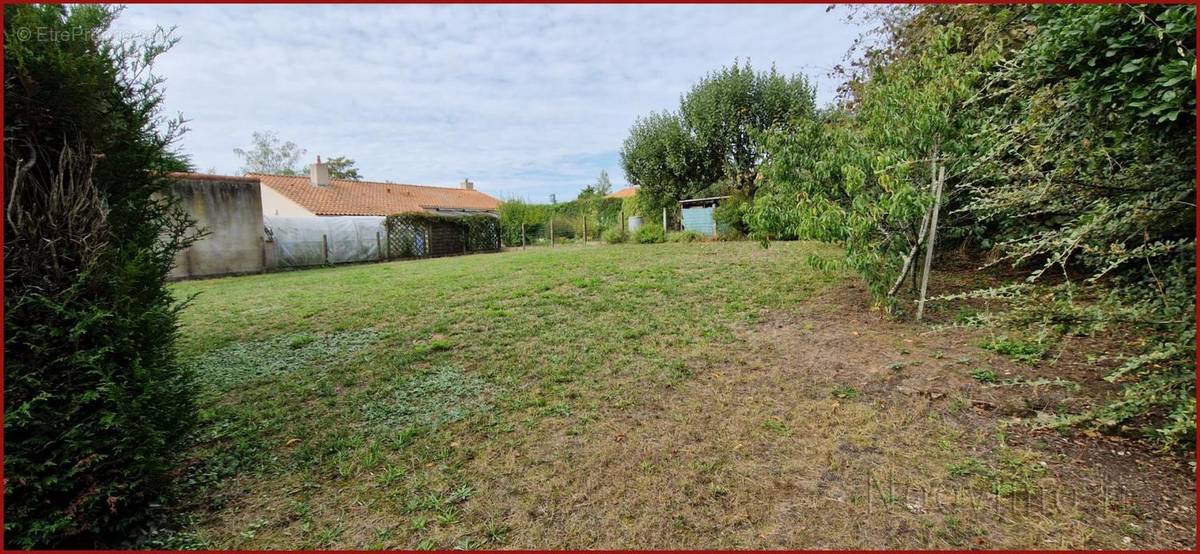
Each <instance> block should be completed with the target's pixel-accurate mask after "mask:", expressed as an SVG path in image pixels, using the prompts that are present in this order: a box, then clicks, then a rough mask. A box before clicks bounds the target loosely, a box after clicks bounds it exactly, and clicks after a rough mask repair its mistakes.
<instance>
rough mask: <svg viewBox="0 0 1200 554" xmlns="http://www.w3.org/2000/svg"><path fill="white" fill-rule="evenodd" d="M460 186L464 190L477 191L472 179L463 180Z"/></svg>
mask: <svg viewBox="0 0 1200 554" xmlns="http://www.w3.org/2000/svg"><path fill="white" fill-rule="evenodd" d="M459 185H460V186H462V188H463V189H464V190H475V183H472V182H471V180H470V179H463V182H462V183H459Z"/></svg>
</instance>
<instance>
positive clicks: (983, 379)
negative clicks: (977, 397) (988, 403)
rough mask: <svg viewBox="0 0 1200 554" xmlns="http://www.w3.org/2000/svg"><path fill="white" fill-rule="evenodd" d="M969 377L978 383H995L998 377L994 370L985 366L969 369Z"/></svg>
mask: <svg viewBox="0 0 1200 554" xmlns="http://www.w3.org/2000/svg"><path fill="white" fill-rule="evenodd" d="M971 377H973V378H975V380H976V381H979V382H980V383H995V382H996V380H997V379H998V377H997V376H996V372H995V371H992V370H991V369H990V368H986V367H979V368H975V369H974V370H972V371H971Z"/></svg>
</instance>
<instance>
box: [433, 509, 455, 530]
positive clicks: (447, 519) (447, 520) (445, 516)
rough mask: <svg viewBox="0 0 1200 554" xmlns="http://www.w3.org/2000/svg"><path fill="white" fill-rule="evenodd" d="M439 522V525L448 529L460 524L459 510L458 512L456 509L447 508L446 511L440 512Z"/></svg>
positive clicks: (438, 515)
mask: <svg viewBox="0 0 1200 554" xmlns="http://www.w3.org/2000/svg"><path fill="white" fill-rule="evenodd" d="M437 522H438V525H441V526H443V527H446V526H449V525H454V524H455V523H458V510H456V509H454V508H447V509H445V510H442V511H440V512H438V514H437Z"/></svg>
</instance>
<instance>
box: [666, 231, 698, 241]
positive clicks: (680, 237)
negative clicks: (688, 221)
mask: <svg viewBox="0 0 1200 554" xmlns="http://www.w3.org/2000/svg"><path fill="white" fill-rule="evenodd" d="M702 240H704V235H702V234H700V232H699V231H671V232H670V233H667V242H700V241H702Z"/></svg>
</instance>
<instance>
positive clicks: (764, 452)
mask: <svg viewBox="0 0 1200 554" xmlns="http://www.w3.org/2000/svg"><path fill="white" fill-rule="evenodd" d="M810 253H818V254H820V253H824V254H833V253H835V252H834V251H833V250H831V249H829V248H828V247H825V246H820V245H814V244H805V243H783V244H774V245H772V246H771V248H769V249H763V248H761V247H759V246H758V245H757V244H754V243H749V242H742V243H696V244H663V245H621V246H599V245H591V246H574V247H562V248H554V249H547V248H539V249H531V250H529V251H514V252H505V253H501V254H488V255H476V256H467V257H456V258H445V259H436V260H423V261H413V262H397V263H385V264H372V265H361V266H351V267H338V268H329V269H316V270H309V271H297V272H289V273H278V274H271V275H259V276H248V277H237V278H226V279H215V280H207V281H193V282H184V283H178V284H176V285H175V286H174V290H175V291H176V293H177V294H178V295H180V296H191V295H194V299H193V301H192V304H191V305H190V306H189V307H188V308H187V309H186V311H185V312H184V315H183V327H182V329H181V333H182V340H181V348H182V356H183V358H184V360H185V362H186V363H187V364H188V365H189V366H191V367H193V368H194V369H195V371H196V377H197V382H198V387H199V393H200V407H201V411H200V414H201V422H200V427H199V432H198V436H197V440H196V446H195V447H194V448H193V449H192V450H191V451H190V455H189V464H188V467H187V469H186V472H185V481H186V484H185V493H186V494H185V499H184V500H183V506H181V507H180V508H179V510H180V513H181V514H182V518H183V519H184V520H185V524H184V526H183V530H182V531H178V532H173V533H170V534H165V535H163V536H162V537H161V540H162V541H163V543H162V545H163V546H168V547H211V548H330V547H335V548H352V549H357V548H460V547H467V548H531V547H543V548H628V547H637V546H643V547H677V548H680V547H682V548H691V547H718V548H756V547H757V548H779V547H793V548H805V547H808V548H816V547H851V548H852V547H868V548H869V547H934V548H937V547H950V546H959V547H962V546H983V547H989V548H995V547H1032V548H1071V547H1080V546H1092V547H1116V548H1120V547H1139V546H1140V547H1146V546H1165V547H1181V546H1187V541H1189V540H1193V539H1191V538H1190V537H1192V536H1193V534H1192V533H1191V531H1189V530H1188V529H1186V528H1181V530H1179V531H1178V532H1171V531H1170V529H1169V528H1168V527H1165V524H1162V525H1161V526H1160V525H1159V524H1157V523H1150V524H1147V523H1146V521H1145V520H1146V517H1145V509H1143V508H1140V507H1139V506H1140V504H1137V502H1136V498H1135V502H1134V504H1137V505H1136V506H1133V507H1128V506H1120V507H1119V509H1113V508H1110V507H1109V506H1107V505H1105V506H1101V505H1099V504H1098V501H1097V500H1096V499H1095V498H1091V497H1090V496H1088V495H1082V497H1073V498H1072V499H1071V501H1069V502H1067V501H1065V500H1064V501H1062V502H1058V503H1047V502H1046V500H1047V499H1048V498H1050V497H1051V496H1053V495H1056V494H1057V493H1058V492H1060V491H1069V490H1081V489H1079V486H1081V483H1084V482H1085V481H1087V480H1088V479H1093V478H1094V479H1095V480H1093V481H1089V482H1090V483H1092V484H1095V483H1098V482H1100V481H1101V480H1102V479H1101V476H1100V473H1099V472H1100V470H1099V469H1097V468H1094V467H1092V465H1089V464H1093V465H1094V462H1095V461H1094V460H1093V459H1092V458H1088V457H1086V456H1085V457H1083V464H1082V465H1080V464H1079V463H1076V462H1078V459H1079V457H1072V455H1071V454H1070V452H1069V450H1063V449H1056V448H1053V447H1052V445H1047V444H1046V443H1045V442H1039V441H1042V440H1043V439H1036V438H1035V439H1031V440H1030V441H1023V440H1014V439H1011V438H1009V437H1008V436H1006V435H1005V433H1006V432H1007V431H1006V430H1005V429H1006V427H1005V426H1004V425H1003V422H1002V418H999V417H996V416H995V415H994V414H981V413H978V410H973V409H972V404H971V401H972V400H978V398H980V397H981V396H980V395H981V394H986V391H983V389H981V388H980V387H981V384H980V383H979V382H977V380H975V379H972V377H971V375H972V371H976V372H978V371H980V370H979V369H978V368H975V367H973V366H972V367H967V365H972V364H975V363H976V362H977V361H982V360H990V359H992V358H991V357H994V356H996V355H995V354H989V352H988V351H985V350H984V349H982V348H979V347H978V346H976V344H977V342H978V341H976V340H974V339H969V340H968V338H962V337H959V338H958V339H956V338H955V337H957V335H954V336H950V337H949V338H947V337H942V338H938V339H928V338H927V337H924V336H923V335H921V334H920V333H921V329H918V328H916V327H914V326H912V325H905V324H898V323H890V322H886V321H883V320H881V319H880V318H879V317H877V316H876V315H874V314H871V313H870V312H869V310H867V309H866V307H865V305H862V302H861V301H860V300H858V299H857V298H858V297H857V296H854V294H855V293H854V292H853V291H854V290H855V289H854V288H853V287H855V286H856V284H855V283H854V282H853V280H852V279H850V278H849V277H847V276H845V275H841V274H838V273H833V272H819V271H816V270H814V269H812V268H811V267H809V265H808V264H806V263H805V261H804V259H805V257H806V256H807V255H808V254H810ZM857 290H858V292H859V293H861V288H859V289H857ZM837 291H843V292H844V291H851V292H849V293H846V294H849V295H850V298H851V299H850V300H846V297H845V295H842V296H839V295H838V294H836V293H837ZM831 295H832V296H831ZM859 296H862V294H859ZM864 297H865V296H864ZM959 339H961V340H959ZM970 357H975V358H974V359H973V360H972V361H971V362H968V363H967V365H962V364H961V360H962V359H967V358H970ZM918 358H919V359H918ZM942 362H945V363H942ZM897 365H899V366H901V368H904V367H907V369H900V368H897V367H894V366H897ZM1006 367H1009V366H1006V365H1004V363H1001V362H1000V361H996V370H997V371H1001V372H1003V371H1004V370H1005V368H1006ZM1013 367H1016V366H1013ZM950 374H953V378H948V377H946V375H950ZM928 383H949V385H947V388H946V390H945V391H943V392H942V393H940V394H941V396H937V395H934V394H925V392H928V391H925V392H922V393H919V394H908V393H907V392H905V391H912V390H915V389H920V388H921V387H925V389H928V388H929V387H928V386H927V385H928ZM922 390H923V391H924V389H922ZM989 390H990V389H989ZM1045 440H1051V439H1045ZM1163 479H1167V478H1166V477H1164V478H1163ZM897 482H899V483H901V484H902V485H903V486H899V487H898V486H897V485H896V483H897ZM915 485H920V486H921V487H925V488H924V489H921V490H919V491H918V489H917V488H913V486H915ZM1192 486H1194V484H1193V485H1192ZM1182 492H1183V493H1186V494H1190V493H1188V492H1187V491H1186V490H1184V491H1182ZM997 493H998V494H997ZM988 498H993V499H999V500H1002V501H1003V502H998V503H996V505H988V504H986V502H985V501H986V500H987V499H988ZM1030 498H1033V499H1034V500H1036V502H1035V504H1037V506H1034V507H1030V506H1029V505H1025V506H1017V505H1016V504H1017V502H1016V500H1017V499H1021V500H1022V501H1025V502H1026V503H1027V504H1028V501H1029V499H1030ZM1156 501H1157V500H1156ZM978 502H985V503H984V504H978ZM1139 510H1141V511H1139ZM1191 510H1192V512H1191V514H1192V517H1193V518H1194V503H1193V504H1192V506H1191ZM1186 515H1187V514H1183V515H1182V516H1181V517H1183V516H1186ZM1156 517H1157V516H1156ZM1152 519H1153V518H1152ZM1158 519H1161V518H1158ZM1154 521H1157V519H1154ZM1192 529H1194V527H1193V528H1192ZM1179 541H1183V542H1182V543H1180V542H1179Z"/></svg>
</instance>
